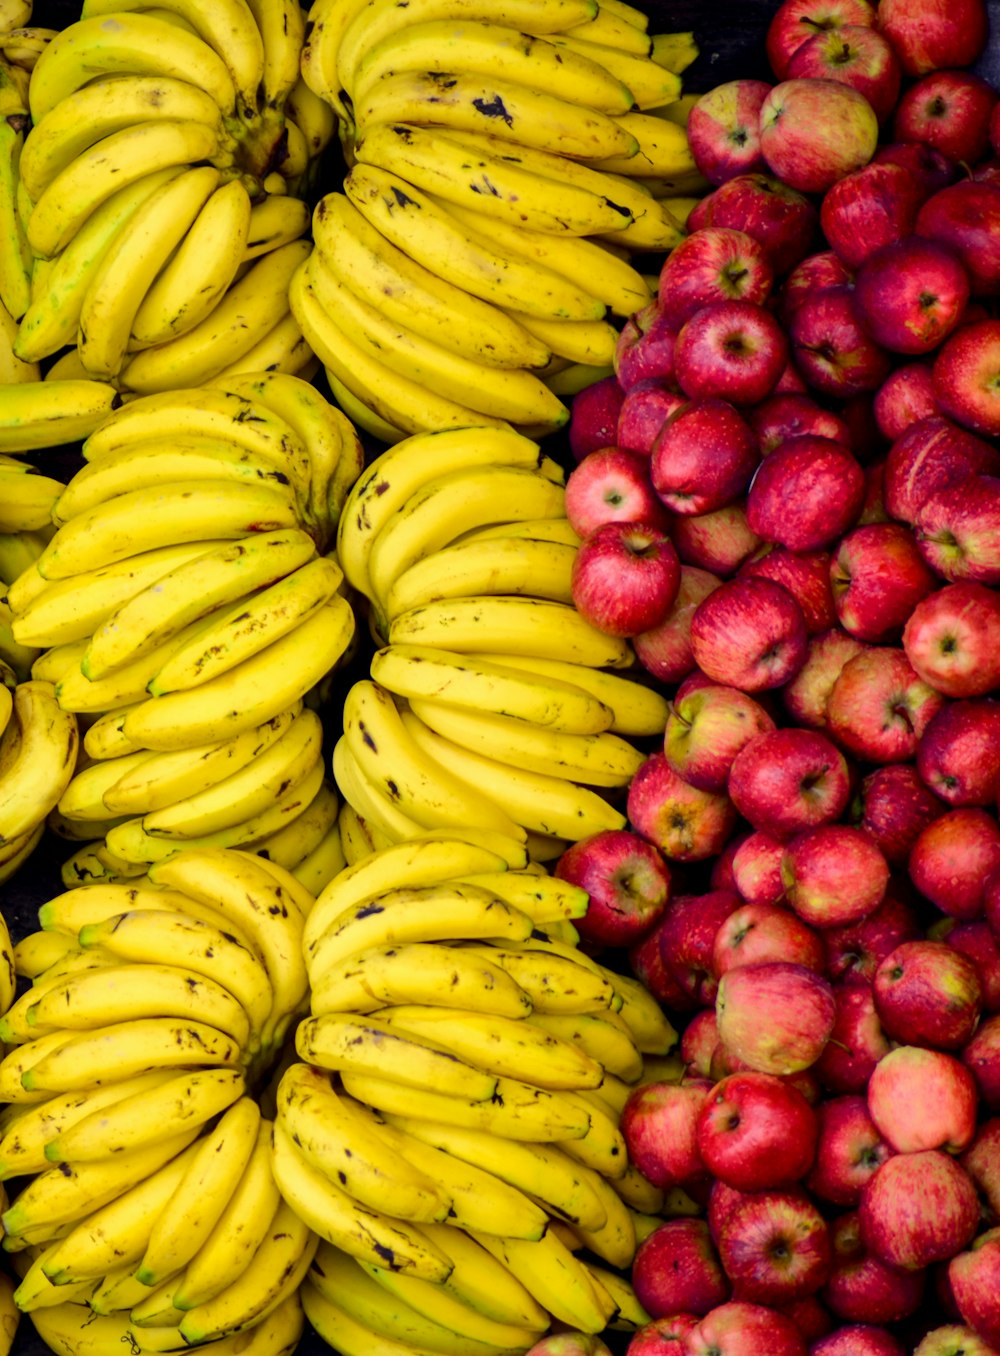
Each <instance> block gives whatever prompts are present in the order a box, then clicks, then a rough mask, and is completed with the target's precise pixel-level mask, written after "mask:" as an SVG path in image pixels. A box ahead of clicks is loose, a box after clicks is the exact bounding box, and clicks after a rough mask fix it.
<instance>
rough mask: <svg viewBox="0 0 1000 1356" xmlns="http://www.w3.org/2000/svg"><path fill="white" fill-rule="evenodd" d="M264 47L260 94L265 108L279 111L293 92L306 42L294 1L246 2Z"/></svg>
mask: <svg viewBox="0 0 1000 1356" xmlns="http://www.w3.org/2000/svg"><path fill="white" fill-rule="evenodd" d="M247 8H248V9H249V10H250V12H251V14H252V15H253V17H254V19H255V20H256V23H257V27H258V29H259V30H260V35H261V40H262V42H263V44H264V71H263V75H262V77H261V86H262V90H261V93H262V94H263V98H264V104H265V107H266V108H272V109H276V110H278V111H281V110H283V109H284V105H285V101H286V100H287V98H288V96H289V94H290V93H291V92H292V90H293V89H294V88H295V84H296V81H297V80H298V76H299V63H300V61H301V58H302V44H303V42H304V41H305V14H304V13H303V12H302V10H301V9H300V7H299V5H298V4H297V3H296V0H271V2H270V3H268V0H247Z"/></svg>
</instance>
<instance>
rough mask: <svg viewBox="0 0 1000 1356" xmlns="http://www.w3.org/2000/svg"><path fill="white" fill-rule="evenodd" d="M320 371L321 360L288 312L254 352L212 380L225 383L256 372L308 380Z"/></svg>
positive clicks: (272, 327)
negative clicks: (235, 377)
mask: <svg viewBox="0 0 1000 1356" xmlns="http://www.w3.org/2000/svg"><path fill="white" fill-rule="evenodd" d="M318 370H319V360H318V359H317V357H316V355H315V354H314V353H313V351H312V349H311V348H310V347H309V344H308V343H307V342H306V337H305V335H304V334H303V333H302V330H301V328H300V326H299V322H298V321H297V320H296V319H295V316H294V315H293V314H292V312H291V311H290V310H288V311H286V312H285V313H284V315H282V317H281V318H280V320H278V321H277V322H276V323H275V324H274V325H272V326H271V328H270V329H269V330H268V331H267V332H266V333H265V334H263V335H261V337H260V338H259V339H258V341H257V343H256V344H254V346H253V348H251V349H248V350H247V351H246V352H245V353H244V354H243V355H242V357H240V358H237V359H236V360H235V361H234V362H231V363H230V364H229V366H228V367H224V368H223V369H222V371H221V372H217V373H216V374H215V376H214V377H213V378H212V380H213V381H216V382H219V381H225V380H226V379H228V378H229V377H233V376H237V377H238V376H245V375H246V374H248V373H253V372H273V373H275V374H278V375H282V376H297V377H302V378H303V380H309V379H311V378H312V376H313V375H314V374H315V373H316V372H317V371H318Z"/></svg>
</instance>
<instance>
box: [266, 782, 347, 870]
mask: <svg viewBox="0 0 1000 1356" xmlns="http://www.w3.org/2000/svg"><path fill="white" fill-rule="evenodd" d="M339 806H340V800H339V798H338V796H337V793H336V790H335V789H334V787H333V784H332V783H331V782H330V781H328V780H326V779H325V778H324V780H323V781H322V782H321V783H320V787H319V790H318V791H317V792H316V794H315V796H313V798H312V800H311V801H310V802H309V804H308V805H307V806H306V808H305V809H304V810H303V811H302V813H301V814H299V815H296V817H295V818H294V819H293V820H292V821H291V822H290V823H289V824H286V825H285V826H284V827H283V828H280V829H277V830H276V831H275V832H274V833H270V834H265V836H264V837H263V838H258V839H257V841H256V842H255V843H254V845H253V848H252V851H253V853H254V855H255V856H259V857H261V859H262V860H266V861H267V862H268V863H271V864H273V865H275V866H282V867H284V868H285V870H286V871H288V872H290V873H291V875H292V876H293V877H294V878H295V879H296V880H298V879H299V868H300V866H301V864H302V863H303V862H304V861H305V859H306V858H307V857H308V856H309V855H310V854H311V853H313V852H315V851H316V850H317V849H318V848H320V847H321V845H322V843H323V841H324V840H325V838H326V836H327V834H329V833H331V832H332V831H333V829H334V827H335V826H336V823H337V811H338V809H339ZM301 883H302V882H300V884H301Z"/></svg>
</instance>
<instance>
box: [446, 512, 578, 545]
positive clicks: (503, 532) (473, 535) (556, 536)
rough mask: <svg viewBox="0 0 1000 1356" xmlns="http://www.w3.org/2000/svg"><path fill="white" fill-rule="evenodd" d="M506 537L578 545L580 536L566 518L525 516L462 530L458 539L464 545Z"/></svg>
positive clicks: (499, 539)
mask: <svg viewBox="0 0 1000 1356" xmlns="http://www.w3.org/2000/svg"><path fill="white" fill-rule="evenodd" d="M508 537H515V538H516V539H517V540H518V541H554V542H558V543H559V544H560V545H561V546H579V545H580V538H579V537H578V536H577V534H576V532H575V531H574V529H573V527H572V526H571V524H570V522H569V520H568V519H567V518H527V519H525V520H524V522H519V523H493V524H492V525H491V526H489V527H477V528H475V529H473V531H471V532H464V533H463V534H462V536H461V537H460V538H459V539H458V540H459V543H461V544H462V545H464V544H465V543H466V542H470V541H501V540H505V539H506V538H508Z"/></svg>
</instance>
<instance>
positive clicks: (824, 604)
mask: <svg viewBox="0 0 1000 1356" xmlns="http://www.w3.org/2000/svg"><path fill="white" fill-rule="evenodd" d="M737 574H738V575H739V576H740V577H742V578H747V577H748V576H752V577H753V578H756V579H773V580H774V581H775V583H778V584H781V585H783V587H784V588H786V589H787V590H788V592H789V593H790V594H791V595H792V597H793V598H794V599H795V600H796V602H797V603H798V605H799V607H800V608H801V609H802V616H803V618H804V619H805V623H806V630H807V631H808V633H809V635H810V636H814V635H817V634H818V633H819V632H821V631H826V630H828V629H829V628H830V627H831V626H834V625H835V624H836V620H837V614H836V611H835V609H834V604H833V591H832V589H831V587H830V557H829V555H828V554H827V553H826V552H825V551H790V550H789V549H788V547H787V546H773V545H768V546H765V547H762V548H761V549H760V550H759V551H757V552H756V553H755V554H754V555H752V556H751V557H750V558H749V560H745V561H744V562H743V564H742V565H741V566H740V568H739V570H738V571H737Z"/></svg>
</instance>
